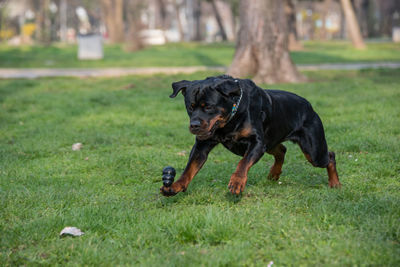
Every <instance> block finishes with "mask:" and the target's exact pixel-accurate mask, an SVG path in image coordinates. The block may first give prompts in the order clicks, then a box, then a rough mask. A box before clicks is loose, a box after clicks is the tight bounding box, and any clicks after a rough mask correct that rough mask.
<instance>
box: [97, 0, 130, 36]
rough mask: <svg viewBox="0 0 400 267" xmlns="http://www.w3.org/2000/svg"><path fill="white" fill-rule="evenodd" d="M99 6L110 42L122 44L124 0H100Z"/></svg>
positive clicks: (123, 34)
mask: <svg viewBox="0 0 400 267" xmlns="http://www.w3.org/2000/svg"><path fill="white" fill-rule="evenodd" d="M129 2H130V1H129ZM101 5H102V11H103V17H104V22H105V24H106V28H107V33H108V35H109V39H110V42H111V43H114V44H115V43H122V42H124V40H125V32H124V28H125V27H124V16H123V9H124V0H101Z"/></svg>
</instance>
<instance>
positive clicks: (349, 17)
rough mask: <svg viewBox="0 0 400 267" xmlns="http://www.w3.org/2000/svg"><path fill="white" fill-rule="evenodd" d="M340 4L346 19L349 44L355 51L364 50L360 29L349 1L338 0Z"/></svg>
mask: <svg viewBox="0 0 400 267" xmlns="http://www.w3.org/2000/svg"><path fill="white" fill-rule="evenodd" d="M340 1H341V3H342V8H343V12H344V16H345V18H346V24H347V29H348V33H349V35H350V39H351V42H352V43H353V46H354V47H355V48H356V49H365V44H364V40H363V38H362V36H361V32H360V27H359V26H358V22H357V19H356V16H355V14H354V10H353V6H352V5H351V3H350V0H340Z"/></svg>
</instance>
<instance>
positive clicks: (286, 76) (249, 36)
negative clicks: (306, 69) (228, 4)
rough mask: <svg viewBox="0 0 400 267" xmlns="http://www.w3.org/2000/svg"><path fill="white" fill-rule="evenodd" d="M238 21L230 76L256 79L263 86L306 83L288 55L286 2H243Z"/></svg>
mask: <svg viewBox="0 0 400 267" xmlns="http://www.w3.org/2000/svg"><path fill="white" fill-rule="evenodd" d="M239 18H240V24H241V26H240V30H239V34H238V38H237V42H236V51H235V56H234V59H233V62H232V64H231V66H230V67H229V70H228V74H230V75H232V76H234V77H246V76H254V80H255V81H256V82H260V83H277V82H300V81H304V80H305V78H304V77H303V76H302V75H301V74H300V73H299V72H298V71H297V68H296V66H295V65H294V64H293V62H292V60H291V58H290V55H289V51H288V23H287V19H286V16H285V11H284V2H283V1H276V0H242V1H240V8H239Z"/></svg>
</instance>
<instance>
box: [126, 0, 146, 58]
mask: <svg viewBox="0 0 400 267" xmlns="http://www.w3.org/2000/svg"><path fill="white" fill-rule="evenodd" d="M144 7H145V4H144V3H143V1H140V0H129V1H128V2H127V6H126V18H127V29H128V30H127V31H128V32H127V34H126V40H125V41H126V45H125V49H126V50H127V51H129V52H133V51H137V50H139V49H142V48H143V47H144V44H143V41H142V37H141V36H140V30H141V29H142V28H143V25H142V22H141V21H140V12H141V10H142V9H143V8H144Z"/></svg>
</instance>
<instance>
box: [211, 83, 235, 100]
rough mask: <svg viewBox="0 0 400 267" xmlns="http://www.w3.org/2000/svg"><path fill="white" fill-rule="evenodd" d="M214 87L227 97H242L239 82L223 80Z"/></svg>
mask: <svg viewBox="0 0 400 267" xmlns="http://www.w3.org/2000/svg"><path fill="white" fill-rule="evenodd" d="M213 87H214V88H215V90H217V91H218V92H220V93H221V94H222V95H224V96H226V97H230V96H240V86H239V80H222V81H220V82H217V83H216V84H215V85H214V86H213Z"/></svg>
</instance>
